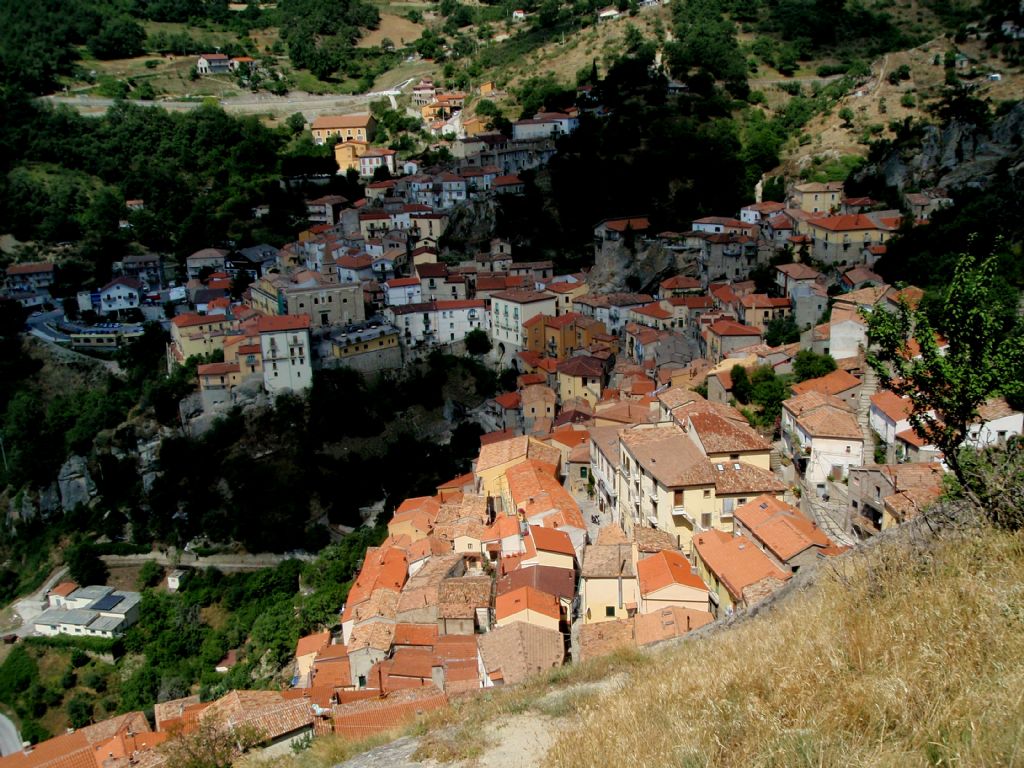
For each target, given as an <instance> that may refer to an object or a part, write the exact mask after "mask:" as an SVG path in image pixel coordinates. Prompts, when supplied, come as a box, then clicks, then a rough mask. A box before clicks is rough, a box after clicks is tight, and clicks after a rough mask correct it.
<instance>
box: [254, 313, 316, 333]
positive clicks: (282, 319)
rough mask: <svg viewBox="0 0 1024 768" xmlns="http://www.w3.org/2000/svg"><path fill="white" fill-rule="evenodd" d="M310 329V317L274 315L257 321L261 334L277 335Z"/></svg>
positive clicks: (257, 328)
mask: <svg viewBox="0 0 1024 768" xmlns="http://www.w3.org/2000/svg"><path fill="white" fill-rule="evenodd" d="M307 328H309V316H308V315H274V316H264V317H261V318H260V319H259V320H257V321H256V330H258V331H259V332H260V333H277V332H280V331H302V330H306V329H307Z"/></svg>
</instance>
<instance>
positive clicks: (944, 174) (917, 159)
mask: <svg viewBox="0 0 1024 768" xmlns="http://www.w3.org/2000/svg"><path fill="white" fill-rule="evenodd" d="M921 132H922V133H921V137H920V144H919V146H914V147H905V148H902V149H896V150H893V151H892V152H890V153H889V154H887V155H886V156H885V157H884V158H882V159H881V160H880V161H879V162H878V163H877V164H876V165H874V166H869V167H868V168H867V169H865V170H866V171H868V172H870V171H872V170H874V171H877V172H878V173H879V174H881V176H882V177H883V178H884V179H885V182H886V184H888V185H889V186H892V187H896V188H897V189H899V190H901V191H902V190H905V189H919V188H923V187H946V188H950V189H952V188H956V187H962V186H978V187H984V186H986V185H987V184H988V182H989V181H990V180H991V179H992V178H993V176H994V175H995V173H996V169H997V166H999V165H1000V164H1002V163H1006V164H1007V166H1008V168H1009V170H1010V172H1011V173H1016V172H1019V170H1020V169H1021V168H1022V167H1024V138H1022V137H1024V102H1021V103H1018V104H1017V105H1016V106H1015V107H1014V108H1013V109H1011V110H1010V111H1009V112H1007V113H1006V114H1005V115H1003V116H1002V117H1000V118H998V119H996V120H994V121H993V122H992V124H991V125H990V126H989V127H988V129H982V128H979V127H978V126H975V125H972V124H970V123H964V122H959V121H956V120H954V121H951V122H950V123H949V124H947V125H946V126H937V125H928V126H925V127H924V128H922V129H921Z"/></svg>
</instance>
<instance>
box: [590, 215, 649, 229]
mask: <svg viewBox="0 0 1024 768" xmlns="http://www.w3.org/2000/svg"><path fill="white" fill-rule="evenodd" d="M601 225H604V227H605V229H610V230H612V231H614V232H625V231H626V228H627V227H628V228H630V229H632V230H633V231H635V232H646V231H647V230H648V229H650V228H651V221H650V219H648V218H647V217H646V216H636V217H634V218H625V219H605V220H604V221H602V222H601V224H599V225H598V226H601Z"/></svg>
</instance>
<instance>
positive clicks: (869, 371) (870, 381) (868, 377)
mask: <svg viewBox="0 0 1024 768" xmlns="http://www.w3.org/2000/svg"><path fill="white" fill-rule="evenodd" d="M876 392H878V376H877V375H876V374H875V370H874V369H873V368H872V367H871V366H869V365H866V364H865V368H864V378H862V379H861V382H860V399H859V400H858V403H857V423H858V424H859V425H860V431H861V433H862V434H863V435H864V463H865V464H872V463H874V453H875V435H874V433H873V432H872V430H871V424H870V423H869V420H868V414H869V413H870V412H871V397H872V395H874V394H875V393H876Z"/></svg>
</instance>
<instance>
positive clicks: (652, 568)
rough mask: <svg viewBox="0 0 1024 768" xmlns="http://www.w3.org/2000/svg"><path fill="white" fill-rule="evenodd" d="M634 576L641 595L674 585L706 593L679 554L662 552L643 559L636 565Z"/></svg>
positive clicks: (687, 563)
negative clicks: (635, 575) (637, 581)
mask: <svg viewBox="0 0 1024 768" xmlns="http://www.w3.org/2000/svg"><path fill="white" fill-rule="evenodd" d="M636 574H637V579H638V580H639V582H640V594H641V595H649V594H651V593H652V592H657V591H658V590H660V589H664V588H665V587H669V586H672V585H674V584H678V585H681V586H684V587H690V588H692V589H698V590H701V591H703V592H706V591H707V587H706V586H705V585H704V582H703V581H701V578H700V576H698V575H697V574H695V573H694V572H693V570H692V567H691V565H690V563H689V561H688V560H687V559H686V558H685V557H683V555H682V553H681V552H672V551H662V552H658V553H657V554H655V555H651V556H650V557H645V558H644V559H643V560H640V561H639V562H638V563H637V564H636Z"/></svg>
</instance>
